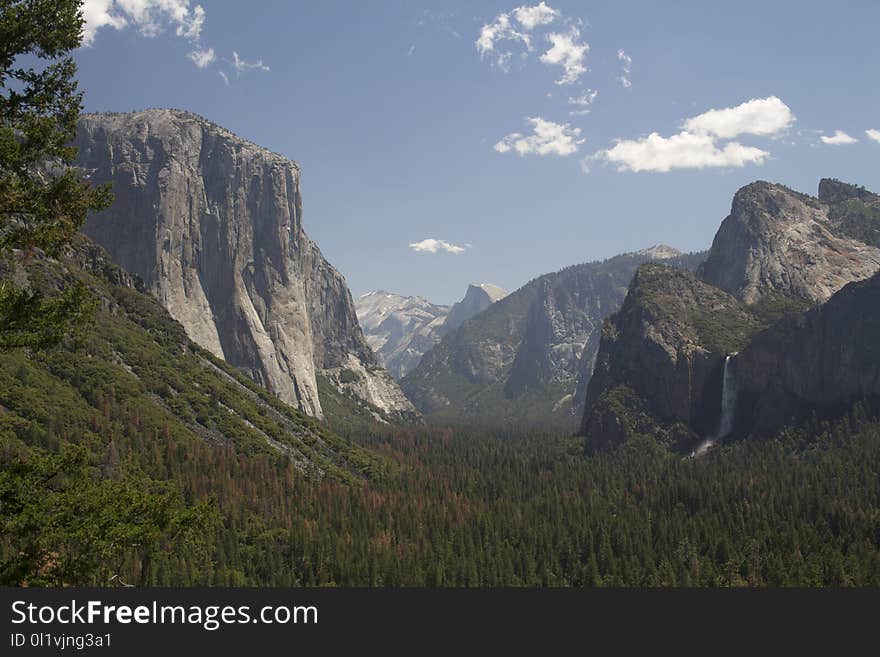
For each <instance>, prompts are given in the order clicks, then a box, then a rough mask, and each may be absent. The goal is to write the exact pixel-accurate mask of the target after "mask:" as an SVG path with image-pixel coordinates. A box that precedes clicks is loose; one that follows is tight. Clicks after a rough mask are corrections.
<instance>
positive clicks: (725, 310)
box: [581, 180, 880, 450]
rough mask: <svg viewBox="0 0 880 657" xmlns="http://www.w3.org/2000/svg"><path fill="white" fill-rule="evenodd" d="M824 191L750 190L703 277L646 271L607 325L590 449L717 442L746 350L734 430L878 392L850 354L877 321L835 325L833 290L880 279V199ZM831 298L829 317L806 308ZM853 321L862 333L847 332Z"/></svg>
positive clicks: (834, 184) (594, 389)
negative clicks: (633, 440) (631, 442)
mask: <svg viewBox="0 0 880 657" xmlns="http://www.w3.org/2000/svg"><path fill="white" fill-rule="evenodd" d="M819 190H820V191H819V193H820V198H813V197H810V196H807V195H804V194H799V193H797V192H794V191H792V190H790V189H788V188H786V187H783V186H781V185H771V184H769V183H765V182H756V183H752V184H751V185H747V186H746V187H743V188H742V189H741V190H739V192H737V194H736V196H735V197H734V200H733V206H732V209H731V213H730V216H728V217H727V218H726V219H725V220H724V222H723V223H722V225H721V227H720V229H719V230H718V233H717V234H716V236H715V240H714V242H713V244H712V249H711V251H710V253H709V257H708V258H707V259H706V261H705V262H704V263H703V264H702V265H701V266H700V267H699V268H698V270H697V275H696V277H694V276H691V275H688V274H685V273H683V272H680V271H675V270H672V269H670V268H665V267H658V266H656V265H645V266H643V267H642V268H640V269H639V272H638V273H637V274H636V276H635V278H634V280H633V284H632V285H631V286H630V289H629V291H628V293H627V297H626V301H624V303H623V306H622V308H621V310H620V312H619V313H617V314H616V315H614V316H612V317H611V318H610V320H609V321H608V322H607V323H606V325H605V327H604V329H603V333H602V339H601V342H600V345H599V352H598V355H597V358H596V365H595V370H594V373H593V377H592V379H591V380H590V383H589V386H588V389H587V399H586V404H585V413H584V419H583V423H582V425H581V429H582V432H583V433H584V434H585V435H586V440H587V449H588V450H590V449H598V448H602V447H605V446H608V445H612V444H615V443H618V442H621V441H622V440H625V439H626V438H627V437H629V436H631V435H633V434H635V433H648V434H652V435H655V436H659V437H660V438H662V439H664V440H666V442H668V443H670V444H675V445H676V446H677V447H679V448H681V449H690V448H691V447H693V441H694V440H696V439H698V438H699V437H700V436H703V437H706V436H711V435H715V432H716V431H717V429H718V427H719V422H720V418H719V415H720V406H721V396H722V379H721V377H722V371H723V363H724V361H725V359H726V358H727V356H729V355H731V354H735V353H737V352H740V351H743V353H742V354H740V355H739V356H736V357H733V358H731V363H732V370H731V371H732V373H733V376H734V378H735V382H736V386H737V390H739V388H740V385H742V388H743V392H742V395H741V398H742V399H743V400H745V401H743V403H742V404H741V405H740V403H739V402H737V405H738V407H737V410H736V418H735V420H736V422H735V424H736V427H735V428H734V430H735V431H737V432H739V431H742V430H748V431H752V430H755V429H756V428H759V429H766V428H768V427H769V428H774V429H775V428H779V427H780V426H782V424H783V419H784V418H785V417H794V416H796V415H798V414H799V413H801V412H802V411H803V409H804V408H806V407H810V405H812V408H817V407H819V406H822V405H825V404H828V405H834V404H837V403H840V402H842V400H844V399H854V398H857V397H859V396H860V395H861V396H863V397H865V396H869V395H870V394H874V393H873V392H871V391H872V390H873V389H869V388H870V386H867V387H866V386H865V385H864V381H862V380H861V379H859V376H860V375H859V374H857V373H858V372H860V371H861V370H860V369H859V368H858V367H856V366H855V365H854V364H855V360H856V359H857V358H858V352H857V350H854V348H853V346H852V345H853V344H859V343H858V342H855V343H853V339H855V340H859V339H864V340H865V341H869V340H870V339H871V337H870V336H871V335H872V334H871V330H872V329H875V330H876V328H877V327H876V326H875V324H876V322H874V323H870V322H867V320H865V319H864V317H862V316H860V315H858V314H857V311H856V310H855V309H850V311H849V313H848V315H849V318H848V319H846V320H843V319H840V320H839V321H836V320H833V319H832V316H833V315H834V313H835V312H839V313H841V314H843V313H844V311H845V310H846V307H845V306H844V305H843V304H841V303H839V302H837V301H836V299H837V296H834V297H832V295H834V294H835V293H838V291H839V290H840V289H841V288H843V287H844V286H846V285H847V284H849V287H847V288H845V289H846V290H849V289H850V287H853V286H854V285H855V284H854V283H852V282H853V281H860V280H863V279H866V278H869V277H871V276H872V275H874V274H875V272H877V271H878V270H880V248H878V247H880V197H877V196H876V195H874V194H871V193H870V192H868V191H867V190H865V189H863V188H860V187H856V186H854V185H847V184H845V183H841V182H839V181H834V180H823V181H822V182H821V183H820V186H819ZM856 287H857V288H858V286H856ZM858 289H861V288H858ZM839 294H840V295H843V294H844V293H839ZM847 294H849V293H847ZM863 294H865V295H866V294H867V293H863ZM844 296H845V298H846V295H844ZM829 298H831V299H832V301H834V302H835V303H834V304H832V302H829V301H828V299H829ZM824 302H828V303H827V310H825V309H824V307H823V310H820V311H809V310H808V309H809V308H810V307H813V306H816V305H817V304H821V303H824ZM853 305H854V304H853ZM805 313H806V314H805ZM817 313H818V314H817ZM793 318H799V319H793ZM798 322H800V324H798ZM804 323H806V326H801V325H802V324H804ZM771 325H775V326H773V328H768V327H770V326H771ZM849 325H852V326H853V327H855V329H856V330H857V331H860V332H859V333H858V336H861V338H859V337H854V338H853V337H850V334H851V330H850V329H849V328H848V327H849ZM799 326H800V327H801V328H799V329H796V327H799ZM863 327H867V328H863ZM765 329H766V332H764V333H761V331H764V330H765ZM823 331H824V333H823ZM873 335H877V333H876V332H875V333H874V334H873ZM844 343H846V344H844ZM848 372H852V376H850V374H848ZM870 375H873V376H876V368H875V369H873V370H870ZM832 388H834V389H832ZM838 391H839V394H838ZM749 399H751V401H749Z"/></svg>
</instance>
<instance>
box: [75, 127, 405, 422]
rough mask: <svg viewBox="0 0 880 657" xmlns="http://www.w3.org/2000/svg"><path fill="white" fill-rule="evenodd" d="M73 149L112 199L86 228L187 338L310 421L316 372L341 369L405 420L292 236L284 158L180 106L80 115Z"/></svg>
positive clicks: (290, 172)
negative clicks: (109, 184)
mask: <svg viewBox="0 0 880 657" xmlns="http://www.w3.org/2000/svg"><path fill="white" fill-rule="evenodd" d="M75 145H76V146H77V147H78V148H79V154H78V160H77V164H78V165H79V166H81V167H82V168H84V169H85V170H86V171H87V173H88V174H89V175H90V177H91V179H92V181H93V182H95V183H98V184H100V183H103V182H112V183H113V189H114V193H115V196H116V200H115V202H114V203H113V205H112V207H111V208H110V209H109V210H107V211H105V212H103V213H101V214H99V215H97V216H94V217H92V218H90V219H89V221H88V222H87V223H86V226H85V227H84V232H85V233H86V234H87V235H88V236H90V237H91V238H92V239H94V240H95V241H96V242H97V243H99V244H101V245H102V246H103V247H104V248H106V249H107V251H109V253H110V255H111V256H112V257H113V259H114V260H115V261H116V262H118V263H119V264H120V265H122V266H123V267H125V268H126V269H128V270H129V271H131V272H133V273H135V274H137V275H138V276H140V277H141V278H142V279H143V280H144V282H145V284H146V286H147V288H148V289H149V290H150V291H151V292H152V293H153V294H155V295H156V297H157V298H158V299H159V301H160V302H161V303H162V305H163V306H164V307H165V308H167V309H168V311H169V313H170V314H171V316H172V317H174V319H176V320H177V321H179V322H180V323H181V324H182V325H183V326H184V328H185V329H186V331H187V334H188V335H189V336H190V338H191V339H193V340H194V341H195V342H197V343H198V344H200V345H202V346H203V347H204V348H206V349H208V350H210V351H211V352H212V353H214V354H215V355H216V356H219V357H221V358H223V359H225V360H226V361H227V362H229V363H230V364H232V365H234V366H236V367H238V368H241V369H242V370H243V371H245V372H247V373H248V374H249V375H250V376H251V377H252V378H253V379H254V380H256V381H258V382H259V383H261V384H262V385H264V386H265V387H266V388H268V389H269V390H271V391H272V392H274V393H275V394H276V395H278V396H279V397H280V398H281V399H282V400H284V401H286V402H288V403H290V404H292V405H295V406H297V407H299V408H300V409H301V410H302V411H304V412H306V413H308V414H310V415H315V416H319V417H320V416H321V415H322V410H321V401H320V399H319V397H318V388H317V383H316V375H317V374H318V373H321V372H324V373H327V374H329V375H330V378H331V379H332V378H334V375H335V374H337V373H338V372H340V371H341V370H343V369H348V370H352V371H354V372H355V373H356V375H357V376H358V377H361V379H362V381H361V383H360V385H358V386H357V391H358V394H362V395H365V396H366V401H368V402H370V403H372V404H374V405H375V406H378V407H379V408H380V409H382V410H383V411H387V412H390V413H409V412H411V411H412V407H411V405H410V404H409V403H408V402H407V401H406V399H405V398H404V397H403V394H402V393H401V392H400V390H399V389H398V388H397V386H396V384H395V383H394V382H393V381H392V380H391V378H390V377H389V375H388V374H387V372H385V371H384V370H383V369H382V368H381V366H380V365H379V363H378V362H377V360H376V358H375V356H374V355H373V353H372V351H371V350H370V348H369V346H368V345H367V344H366V341H365V340H364V338H363V335H362V333H361V330H360V327H359V326H358V322H357V318H356V315H355V312H354V303H353V301H352V298H351V294H350V293H349V291H348V287H347V286H346V283H345V279H344V278H343V277H342V275H340V274H339V272H337V271H336V270H335V269H334V268H333V267H332V266H331V265H330V264H329V263H328V262H327V261H326V260H325V259H324V257H323V256H322V255H321V252H320V250H319V249H318V247H317V246H316V245H315V244H314V243H313V242H312V241H311V240H310V239H309V238H308V236H307V235H306V234H305V231H304V230H303V225H302V195H301V189H300V170H299V167H298V166H297V165H296V164H295V163H294V162H292V161H290V160H288V159H287V158H285V157H282V156H281V155H278V154H276V153H272V152H270V151H268V150H266V149H264V148H260V147H258V146H256V145H254V144H251V143H249V142H247V141H245V140H243V139H240V138H239V137H237V136H235V135H234V134H232V133H231V132H229V131H228V130H225V129H223V128H221V127H219V126H217V125H214V124H212V123H210V122H209V121H207V120H205V119H203V118H201V117H198V116H196V115H193V114H190V113H187V112H182V111H177V110H148V111H143V112H135V113H129V114H92V115H86V116H83V117H82V118H81V120H80V123H79V130H78V135H77V139H76V142H75ZM337 378H338V377H337ZM349 380H351V377H349Z"/></svg>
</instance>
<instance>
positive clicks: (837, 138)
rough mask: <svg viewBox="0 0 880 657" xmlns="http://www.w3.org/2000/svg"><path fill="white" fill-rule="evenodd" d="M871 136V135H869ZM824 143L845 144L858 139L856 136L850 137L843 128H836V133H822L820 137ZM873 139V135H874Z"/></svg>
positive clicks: (852, 142) (831, 144) (832, 144)
mask: <svg viewBox="0 0 880 657" xmlns="http://www.w3.org/2000/svg"><path fill="white" fill-rule="evenodd" d="M868 136H869V137H870V136H871V135H868ZM819 139H820V140H821V141H822V143H823V144H828V145H829V146H843V145H845V144H855V143H856V142H857V141H858V139H856V138H855V137H850V136H849V135H848V134H846V133H845V132H844V131H843V130H835V131H834V134H833V135H831V136H830V137H828V136H826V135H822V136H821V137H819ZM872 139H873V137H872Z"/></svg>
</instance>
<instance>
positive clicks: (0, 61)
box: [0, 0, 110, 349]
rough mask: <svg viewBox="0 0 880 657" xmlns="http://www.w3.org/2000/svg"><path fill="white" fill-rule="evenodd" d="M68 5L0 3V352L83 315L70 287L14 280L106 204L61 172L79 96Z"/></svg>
mask: <svg viewBox="0 0 880 657" xmlns="http://www.w3.org/2000/svg"><path fill="white" fill-rule="evenodd" d="M80 4H81V3H80V2H78V1H76V0H17V1H16V0H13V1H10V2H4V3H3V4H2V6H0V349H3V348H12V347H16V346H21V345H29V346H34V347H44V346H46V345H47V344H52V343H54V342H57V341H58V340H60V339H61V337H63V335H65V334H66V333H67V332H68V331H70V330H71V329H73V328H75V327H77V326H79V325H82V324H83V323H84V322H86V321H87V320H88V319H89V318H90V317H91V312H90V311H91V307H90V306H91V301H90V299H89V298H88V296H87V295H86V294H85V291H84V290H83V289H82V288H81V287H79V286H78V285H76V284H75V283H74V284H71V285H70V286H69V287H66V288H62V289H59V290H57V291H56V292H55V294H54V295H52V296H46V295H45V294H42V293H40V292H37V291H36V290H33V289H31V288H30V286H29V285H28V284H27V283H26V282H24V281H22V280H20V276H19V275H18V274H19V269H20V265H21V263H22V261H23V260H26V259H27V258H28V257H29V255H30V254H31V253H32V252H34V251H35V250H40V251H43V252H46V253H48V254H50V255H58V254H59V253H60V252H61V250H62V249H63V248H64V247H65V246H66V245H67V244H68V243H69V242H70V240H71V238H72V237H73V235H74V234H75V233H76V231H77V230H78V229H79V228H80V226H82V225H83V223H84V222H85V219H86V215H87V214H88V212H89V211H91V210H100V209H103V208H104V207H106V206H107V205H108V203H109V201H110V192H109V189H108V188H102V189H97V190H96V189H92V188H91V187H90V186H89V185H88V183H86V182H84V181H83V180H82V178H81V176H80V174H79V173H78V172H77V171H75V170H73V169H71V168H69V167H68V166H67V165H69V164H70V163H71V162H72V161H73V158H74V156H75V151H74V149H72V148H70V147H69V146H68V144H69V143H70V142H71V141H72V140H73V138H74V136H75V134H76V120H77V117H78V116H79V113H80V110H81V100H82V94H81V93H78V92H77V90H76V87H77V83H76V79H75V75H76V65H75V64H74V61H73V58H72V57H71V53H72V52H73V50H75V49H76V48H77V47H78V46H79V44H80V39H81V32H82V24H83V22H82V16H81V14H80Z"/></svg>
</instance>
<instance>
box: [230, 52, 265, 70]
mask: <svg viewBox="0 0 880 657" xmlns="http://www.w3.org/2000/svg"><path fill="white" fill-rule="evenodd" d="M232 68H234V69H235V72H236V73H239V74H240V73H241V72H242V71H247V70H248V69H257V70H260V71H267V72H268V71H269V70H271V69H269V67H268V66H266V65H265V64H264V63H263V60H262V59H258V60H257V61H255V62H247V61H245V60H243V59H242V58H241V57H239V56H238V53H237V52H235V51H234V50H233V51H232Z"/></svg>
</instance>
